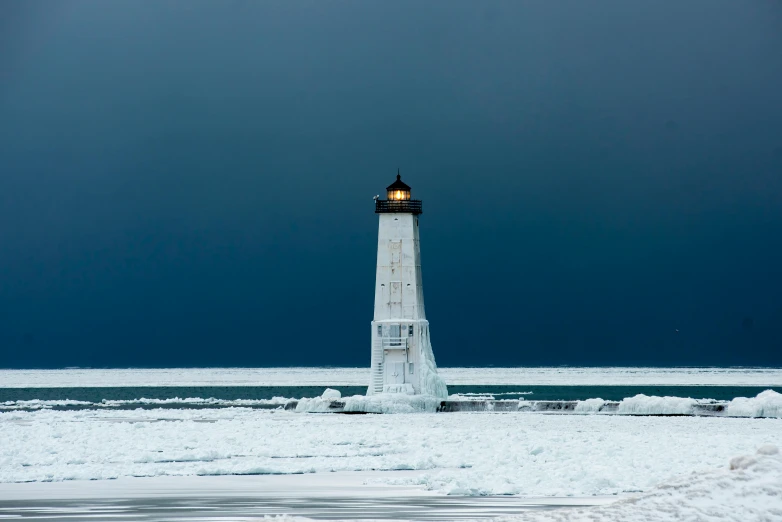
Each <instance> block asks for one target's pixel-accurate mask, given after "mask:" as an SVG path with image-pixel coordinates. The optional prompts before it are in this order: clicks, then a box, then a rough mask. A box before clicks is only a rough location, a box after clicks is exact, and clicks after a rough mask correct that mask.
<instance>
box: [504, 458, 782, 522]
mask: <svg viewBox="0 0 782 522" xmlns="http://www.w3.org/2000/svg"><path fill="white" fill-rule="evenodd" d="M774 450H777V448H776V447H773V446H772V447H768V446H764V447H762V448H760V449H759V451H758V453H757V454H756V455H754V456H742V457H736V458H734V459H732V460H731V465H730V467H728V466H727V465H726V466H724V467H723V468H722V469H719V470H714V471H706V472H692V473H690V474H686V475H681V476H678V477H676V478H674V479H670V480H668V481H665V482H664V483H662V484H660V485H658V486H656V487H654V488H652V489H651V490H649V491H648V492H646V493H643V494H641V495H634V496H632V497H629V498H625V499H621V500H618V501H617V502H614V503H612V504H608V505H605V506H597V507H590V508H580V509H574V510H564V511H560V510H552V511H548V510H544V511H530V512H528V513H525V514H523V515H521V516H513V517H502V518H499V519H496V520H497V521H498V522H619V521H621V522H648V521H655V522H681V521H692V522H772V521H779V520H782V458H781V457H780V455H779V452H778V450H777V451H774Z"/></svg>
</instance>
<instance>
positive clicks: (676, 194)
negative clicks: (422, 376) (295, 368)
mask: <svg viewBox="0 0 782 522" xmlns="http://www.w3.org/2000/svg"><path fill="white" fill-rule="evenodd" d="M397 167H400V168H401V169H402V174H403V179H404V180H405V181H407V182H408V183H409V184H410V185H412V187H413V193H414V197H418V198H420V199H423V201H424V214H423V216H422V218H421V235H422V252H423V264H424V287H425V294H426V303H427V314H428V317H429V320H430V321H431V324H432V340H433V345H434V349H435V354H436V356H437V360H438V363H439V364H440V365H441V366H457V365H487V364H493V365H517V364H522V365H538V364H555V365H560V364H571V365H576V364H592V365H605V364H617V365H625V364H659V365H669V364H674V365H693V364H704V365H712V364H713V365H720V364H742V365H754V364H757V365H782V276H781V275H780V274H782V272H781V271H780V267H782V6H780V4H778V3H776V2H737V1H734V0H690V1H686V2H662V3H660V2H640V1H631V2H628V1H625V0H616V1H610V2H609V1H605V0H604V1H600V2H590V3H583V2H576V1H569V2H532V1H530V2H526V1H520V0H513V1H507V2H491V3H485V2H465V1H448V2H407V1H397V2H363V1H355V2H320V1H312V2H272V1H268V2H267V1H227V0H226V1H222V2H217V1H211V2H203V1H198V0H188V1H178V2H171V1H156V2H138V1H123V0H116V1H111V2H106V1H89V2H87V1H78V0H68V1H64V0H59V1H56V0H51V1H40V2H39V1H16V2H13V1H11V2H3V3H2V4H0V366H2V367H60V366H206V365H242V366H265V365H309V364H318V365H323V364H327V365H368V363H369V335H370V329H369V322H370V320H371V319H372V303H373V294H372V292H373V284H374V265H375V252H376V250H375V249H376V233H377V219H376V216H375V215H374V213H373V205H372V196H373V195H375V194H378V193H381V192H382V189H383V188H384V187H385V186H386V185H387V184H388V183H390V182H391V181H392V180H393V179H394V174H395V173H396V169H397ZM677 329H678V330H679V331H678V333H677V332H676V330H677Z"/></svg>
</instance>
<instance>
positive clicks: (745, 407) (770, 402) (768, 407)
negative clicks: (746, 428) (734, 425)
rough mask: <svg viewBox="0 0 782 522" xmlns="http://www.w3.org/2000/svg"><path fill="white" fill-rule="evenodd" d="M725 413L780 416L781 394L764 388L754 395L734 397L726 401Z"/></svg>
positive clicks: (781, 409)
mask: <svg viewBox="0 0 782 522" xmlns="http://www.w3.org/2000/svg"><path fill="white" fill-rule="evenodd" d="M726 413H727V414H728V415H730V416H733V417H782V394H779V393H777V392H775V391H774V390H766V391H763V392H760V393H759V394H758V395H757V396H756V397H751V398H747V397H736V398H735V399H733V400H732V401H730V402H729V403H728V407H727V408H726Z"/></svg>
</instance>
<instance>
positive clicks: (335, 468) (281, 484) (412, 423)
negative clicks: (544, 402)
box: [0, 368, 782, 522]
mask: <svg viewBox="0 0 782 522" xmlns="http://www.w3.org/2000/svg"><path fill="white" fill-rule="evenodd" d="M443 373H444V374H445V375H446V376H447V379H448V380H449V384H450V385H451V386H452V392H453V391H455V392H457V393H460V394H461V396H462V397H466V398H473V397H479V396H484V397H485V396H495V398H496V399H501V400H512V401H518V402H519V403H521V402H524V401H530V400H534V399H545V398H550V399H574V400H578V401H580V402H579V407H580V408H581V410H580V413H581V414H578V415H561V414H545V413H534V412H528V413H519V412H513V413H491V412H481V413H467V412H463V413H439V414H438V413H426V412H423V411H421V412H418V413H399V414H393V415H335V414H315V413H303V412H296V411H289V410H285V409H282V405H284V404H285V401H286V400H287V399H280V398H279V397H277V398H275V397H276V395H277V394H278V393H282V394H283V395H287V396H288V397H294V398H299V397H302V396H317V394H319V393H321V392H322V391H323V388H324V387H325V386H332V387H337V388H341V389H342V390H343V392H347V393H351V392H352V393H360V392H362V391H363V387H362V386H359V385H358V384H357V383H360V382H361V380H362V379H365V378H366V375H365V370H361V371H360V372H359V371H358V370H353V369H326V368H319V369H301V368H297V369H284V368H282V369H280V368H277V369H221V370H214V371H212V370H207V369H196V370H178V369H172V370H56V371H41V370H35V371H32V370H25V371H2V372H0V441H2V444H0V519H4V518H19V517H22V518H25V519H30V520H35V519H40V520H44V519H45V520H66V519H68V520H73V519H90V520H117V519H127V520H160V521H162V520H172V521H173V520H211V521H217V520H254V519H257V518H258V517H263V516H265V515H279V514H289V515H296V516H302V517H309V518H329V519H352V518H378V519H415V520H451V519H459V518H462V519H463V518H470V519H474V518H489V517H498V516H512V517H522V518H523V519H524V520H535V521H539V520H540V521H544V520H545V521H549V520H551V521H565V520H570V519H571V516H572V517H577V518H575V519H576V520H590V521H591V520H593V518H590V517H593V516H595V517H596V516H597V515H596V514H600V513H605V517H603V518H600V517H597V518H594V520H623V521H624V520H633V521H635V520H642V519H643V518H633V517H634V516H635V514H637V513H638V509H639V508H637V507H636V499H640V500H638V502H640V503H642V502H647V503H648V504H649V505H650V506H658V507H654V508H653V509H655V510H661V511H660V512H661V513H663V512H664V513H668V514H671V513H673V514H677V513H678V514H679V515H682V516H683V514H687V513H690V512H691V511H692V509H695V512H698V510H699V509H701V508H699V507H697V506H698V505H702V506H706V507H704V508H703V509H707V508H708V509H712V507H709V506H717V507H715V508H713V509H712V510H715V509H716V510H717V511H719V513H739V514H740V515H741V517H743V518H735V520H741V521H742V522H744V521H746V520H758V521H760V520H764V521H765V520H773V519H774V518H773V517H772V518H768V517H766V518H763V517H764V516H765V514H767V513H772V514H774V516H776V514H777V513H778V514H779V519H780V520H782V460H781V459H780V458H779V456H778V455H775V456H770V457H763V458H764V459H765V460H763V462H762V463H763V466H765V467H763V466H761V465H760V464H758V465H757V466H758V467H757V473H755V475H752V474H751V473H750V474H749V475H747V474H746V473H749V471H753V470H754V468H749V471H747V472H746V473H745V471H743V468H742V469H739V470H738V471H730V470H729V466H728V462H729V461H730V459H731V458H732V457H735V456H737V455H753V454H755V452H756V451H757V450H758V448H762V447H766V446H769V445H773V446H782V418H720V417H650V416H607V415H600V414H597V413H594V412H595V411H597V410H595V409H594V407H596V405H598V402H599V400H598V399H595V397H598V396H600V397H603V398H605V399H613V398H617V399H620V400H621V399H622V398H625V399H624V400H623V401H622V405H624V406H625V407H627V408H630V409H631V410H632V408H637V412H640V413H644V412H647V413H654V412H657V413H661V412H662V413H665V414H677V413H682V412H686V411H688V408H690V407H691V404H692V403H693V402H695V401H696V399H697V400H698V401H700V400H705V399H706V398H715V397H716V398H720V399H722V400H730V399H731V398H733V397H735V396H737V395H746V396H749V397H753V396H754V395H756V394H757V392H758V390H764V389H766V388H776V389H778V390H779V385H780V382H782V379H780V370H775V369H739V368H733V369H713V368H712V369H709V368H700V369H697V368H685V369H681V368H680V369H668V370H666V369H642V368H641V369H639V368H636V369H632V368H619V369H614V368H548V369H545V368H535V369H529V368H526V369H513V370H511V369H493V368H489V369H468V368H461V369H445V370H444V371H443ZM514 376H515V377H514ZM299 377H302V378H303V380H304V381H305V382H304V383H303V384H302V383H299V384H297V382H296V379H299ZM495 381H500V384H497V383H496V382H495ZM522 381H525V382H522ZM340 383H342V384H340ZM455 383H458V384H455ZM637 393H646V394H649V395H660V396H662V395H672V397H660V396H649V397H647V396H641V395H637V396H633V395H634V394H637ZM492 394H493V395H492ZM763 394H765V395H763V397H765V398H764V399H763V400H761V398H760V397H756V398H751V399H734V400H733V401H732V402H731V404H733V405H735V407H737V408H739V410H737V411H743V412H744V413H743V415H745V416H746V417H753V416H757V415H758V412H765V413H764V415H767V416H770V417H774V416H776V417H780V416H782V415H779V412H780V411H782V400H780V396H779V395H778V394H776V393H775V392H773V391H769V392H763ZM687 397H690V398H687ZM692 397H694V398H696V399H693V398H692ZM317 400H318V399H312V400H311V401H309V404H313V403H314V402H317ZM457 400H458V399H457ZM299 402H300V403H303V404H305V405H306V404H308V401H299ZM260 405H265V406H269V405H271V406H273V407H275V408H279V409H257V408H258V407H259V406H260ZM590 408H592V409H590ZM399 411H402V410H399ZM746 462H749V463H750V464H752V463H754V462H755V460H754V458H752V459H749V460H747V461H746ZM753 473H754V471H753ZM696 479H697V480H696ZM677 481H679V482H677ZM670 484H680V485H676V486H675V487H674V486H670ZM661 485H662V486H661ZM672 487H673V489H671V488H672ZM671 491H676V492H677V494H676V495H674V496H671V493H670V492H671ZM715 491H716V492H718V493H719V494H717V493H715ZM704 498H708V502H707V503H704V502H705V501H704V500H703V499H704ZM622 499H632V500H628V502H625V501H624V500H622ZM666 502H667V503H668V504H666ZM671 502H673V503H674V504H675V505H676V507H675V508H672V507H671V505H669V504H670V503H671ZM699 503H700V504H699ZM639 505H640V504H639ZM584 506H592V507H589V508H584V509H587V511H583V510H582V508H583V507H584ZM681 506H689V507H686V509H685V510H684V511H681V509H684V508H682V507H681ZM692 506H695V507H694V508H693V507H692ZM734 508H735V509H734ZM738 508H741V509H739V510H738V511H736V509H738ZM650 509H652V508H650ZM717 511H715V513H716V512H717ZM655 512H656V511H655ZM579 513H583V517H582V516H581V515H579ZM755 515H758V516H757V517H756V516H755ZM602 516H603V515H601V517H602ZM579 517H580V518H579ZM584 517H585V518H584ZM671 517H672V518H671V520H679V519H681V518H682V517H681V516H678V515H677V516H673V515H671ZM753 517H754V518H753ZM712 519H713V520H722V519H721V518H713V517H712V518H711V519H709V518H704V520H712ZM729 520H730V519H729Z"/></svg>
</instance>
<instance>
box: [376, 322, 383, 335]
mask: <svg viewBox="0 0 782 522" xmlns="http://www.w3.org/2000/svg"><path fill="white" fill-rule="evenodd" d="M377 336H378V337H383V326H382V325H377Z"/></svg>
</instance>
